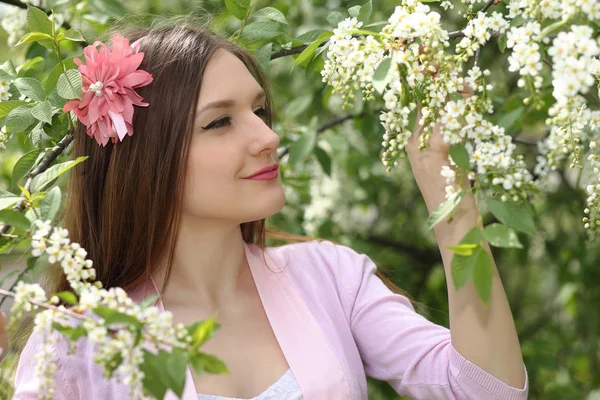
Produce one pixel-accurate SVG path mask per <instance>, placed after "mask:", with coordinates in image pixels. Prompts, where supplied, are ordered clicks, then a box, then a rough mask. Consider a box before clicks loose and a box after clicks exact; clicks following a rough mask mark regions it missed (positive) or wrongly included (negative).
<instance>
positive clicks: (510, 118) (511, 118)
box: [498, 107, 525, 131]
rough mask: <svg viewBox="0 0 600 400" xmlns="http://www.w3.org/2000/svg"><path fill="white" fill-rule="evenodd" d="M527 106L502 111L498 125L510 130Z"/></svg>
mask: <svg viewBox="0 0 600 400" xmlns="http://www.w3.org/2000/svg"><path fill="white" fill-rule="evenodd" d="M524 112H525V107H517V108H515V109H514V110H511V111H509V112H505V113H502V114H501V116H500V118H499V119H498V125H500V126H501V127H503V128H504V129H506V130H507V131H510V130H511V128H512V127H513V125H514V124H515V122H517V121H518V120H519V119H521V117H522V116H523V113H524Z"/></svg>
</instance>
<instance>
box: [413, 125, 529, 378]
mask: <svg viewBox="0 0 600 400" xmlns="http://www.w3.org/2000/svg"><path fill="white" fill-rule="evenodd" d="M433 138H436V140H437V142H436V143H432V146H431V148H429V149H425V150H423V151H420V150H418V149H417V146H418V145H417V140H418V138H417V137H416V135H415V137H413V138H411V141H412V143H411V144H412V146H407V152H408V157H409V160H410V164H411V167H412V170H413V174H414V177H415V180H416V182H417V185H418V186H419V189H420V191H421V194H422V195H423V198H424V200H425V203H426V205H427V209H428V210H429V212H430V213H431V212H432V211H433V210H434V209H435V208H436V207H437V206H438V205H439V204H441V203H443V202H444V201H445V200H446V199H445V186H446V178H444V177H443V176H441V175H440V171H441V168H442V166H443V165H449V161H448V152H447V147H445V146H444V145H443V144H442V143H440V142H441V140H440V138H441V134H440V132H439V126H436V127H434V132H433V134H432V140H433ZM462 187H463V188H464V190H465V191H466V193H467V195H465V196H464V198H463V199H462V200H461V202H460V204H459V205H458V207H457V209H456V214H455V217H454V219H453V221H452V222H451V223H448V222H447V221H446V220H444V221H442V222H440V223H439V224H437V225H436V226H435V227H434V232H435V236H436V239H437V242H438V246H439V248H440V253H441V255H442V260H443V263H444V270H445V273H446V282H447V287H448V302H449V307H450V332H451V337H452V345H453V347H454V348H455V349H456V350H457V351H458V352H459V353H460V354H461V355H462V356H464V357H465V358H466V359H467V360H469V361H471V362H472V363H474V364H475V365H477V366H479V367H480V368H482V369H483V370H485V371H487V372H489V373H490V374H491V375H493V376H495V377H497V378H498V379H500V380H502V381H503V382H505V383H507V384H508V385H510V386H512V387H516V388H521V387H523V385H524V383H525V371H524V369H523V358H522V355H521V347H520V345H519V339H518V337H517V332H516V328H515V324H514V321H513V316H512V313H511V310H510V306H509V304H508V300H507V298H506V293H505V292H504V288H503V286H502V282H501V280H500V277H499V274H498V270H497V268H496V265H495V263H494V262H493V257H492V265H493V283H492V291H491V295H490V299H489V302H488V305H487V307H485V306H484V305H483V303H482V301H481V299H480V298H479V296H478V294H477V292H476V291H475V287H474V286H473V283H472V281H469V282H468V283H467V284H466V285H465V286H463V287H462V288H461V289H459V290H458V291H457V290H456V288H455V287H454V284H453V281H452V276H451V274H450V264H451V260H452V254H453V253H452V251H451V250H449V249H448V246H452V245H456V244H458V243H459V241H460V240H461V239H462V238H463V236H464V235H465V234H466V233H467V232H469V231H470V230H471V229H472V228H473V227H475V226H476V224H477V218H478V213H477V209H476V206H475V200H474V198H473V193H472V192H471V189H470V185H469V182H468V180H467V179H466V178H465V179H464V180H463V182H462ZM484 248H485V249H486V250H487V251H488V252H490V249H489V245H488V244H487V242H486V243H485V247H484ZM490 255H491V252H490Z"/></svg>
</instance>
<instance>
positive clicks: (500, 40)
mask: <svg viewBox="0 0 600 400" xmlns="http://www.w3.org/2000/svg"><path fill="white" fill-rule="evenodd" d="M498 48H499V49H500V51H501V52H502V53H504V51H506V35H500V36H498Z"/></svg>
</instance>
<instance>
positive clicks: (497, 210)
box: [486, 199, 535, 235]
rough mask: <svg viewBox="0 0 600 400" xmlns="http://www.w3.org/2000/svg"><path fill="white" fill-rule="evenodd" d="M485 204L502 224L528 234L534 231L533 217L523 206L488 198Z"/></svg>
mask: <svg viewBox="0 0 600 400" xmlns="http://www.w3.org/2000/svg"><path fill="white" fill-rule="evenodd" d="M486 204H487V206H488V209H489V210H490V212H491V213H492V214H493V215H494V217H496V218H497V219H498V220H499V221H500V222H502V223H503V224H505V225H508V226H509V227H511V228H514V229H516V230H518V231H521V232H523V233H526V234H528V235H533V234H534V233H535V223H534V222H533V217H532V216H531V214H530V213H529V211H527V209H526V208H524V207H523V206H520V205H518V204H516V203H512V202H506V201H500V200H496V199H488V200H487V202H486Z"/></svg>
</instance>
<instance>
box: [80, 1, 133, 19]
mask: <svg viewBox="0 0 600 400" xmlns="http://www.w3.org/2000/svg"><path fill="white" fill-rule="evenodd" d="M89 4H90V5H91V6H92V7H94V8H95V9H96V10H98V11H100V13H101V14H105V15H107V16H109V17H112V18H121V17H123V16H124V15H125V13H126V12H127V10H126V9H125V5H124V2H122V1H119V0H89Z"/></svg>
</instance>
